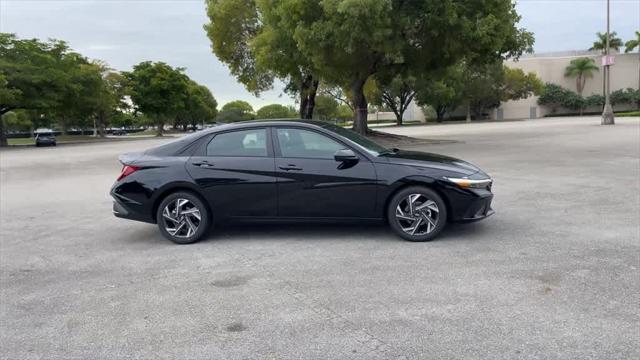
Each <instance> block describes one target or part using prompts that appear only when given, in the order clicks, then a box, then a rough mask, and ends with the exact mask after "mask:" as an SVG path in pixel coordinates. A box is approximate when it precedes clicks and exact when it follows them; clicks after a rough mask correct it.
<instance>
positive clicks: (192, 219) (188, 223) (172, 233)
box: [156, 191, 211, 244]
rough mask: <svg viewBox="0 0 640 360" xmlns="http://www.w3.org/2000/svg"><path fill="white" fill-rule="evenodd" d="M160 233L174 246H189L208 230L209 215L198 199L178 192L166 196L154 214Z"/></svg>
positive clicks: (183, 192)
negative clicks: (174, 244)
mask: <svg viewBox="0 0 640 360" xmlns="http://www.w3.org/2000/svg"><path fill="white" fill-rule="evenodd" d="M156 219H157V222H158V227H159V228H160V232H161V233H162V235H163V236H164V237H166V238H167V239H169V240H171V241H173V242H174V243H176V244H191V243H194V242H196V241H198V240H200V239H201V238H202V237H203V236H204V235H205V234H206V233H207V230H208V229H209V226H210V222H211V221H210V214H209V210H208V208H207V207H206V206H205V204H204V203H203V202H202V200H200V198H199V197H198V196H196V195H194V194H192V193H190V192H186V191H180V192H175V193H172V194H170V195H168V196H167V197H166V198H164V200H162V202H161V203H160V205H159V206H158V211H157V213H156Z"/></svg>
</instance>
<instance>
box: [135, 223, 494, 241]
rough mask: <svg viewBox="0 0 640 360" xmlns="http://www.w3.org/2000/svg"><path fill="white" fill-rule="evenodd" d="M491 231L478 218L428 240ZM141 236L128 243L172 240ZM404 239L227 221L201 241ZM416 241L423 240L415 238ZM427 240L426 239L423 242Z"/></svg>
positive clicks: (378, 228)
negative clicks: (473, 221)
mask: <svg viewBox="0 0 640 360" xmlns="http://www.w3.org/2000/svg"><path fill="white" fill-rule="evenodd" d="M491 231H492V227H491V225H490V224H485V223H484V222H482V221H480V222H476V223H469V224H457V223H450V224H447V227H446V228H445V229H444V230H443V231H442V233H440V234H439V235H438V236H437V237H436V238H435V239H434V240H432V241H431V242H429V243H437V242H446V241H476V240H479V239H481V238H486V236H487V234H489V233H490V232H491ZM136 232H138V236H135V237H133V238H131V237H127V240H126V241H128V242H129V243H153V244H154V245H155V244H157V245H160V244H166V245H169V244H170V242H169V241H168V240H166V239H164V238H163V237H162V235H161V234H160V232H159V231H158V229H157V227H155V226H145V227H144V229H140V230H136ZM274 240H276V241H336V240H339V241H351V242H355V241H358V242H362V241H383V242H391V241H393V242H406V243H409V244H411V242H408V241H404V240H403V239H402V238H400V237H399V236H397V235H396V234H395V233H394V232H393V231H392V230H391V229H390V228H389V226H388V225H386V224H384V223H377V222H374V223H285V224H282V223H228V224H216V226H214V227H213V228H212V229H211V230H209V232H208V233H207V234H206V235H205V237H204V238H203V239H202V240H201V241H200V242H199V243H203V242H230V241H274ZM414 244H421V242H416V243H414ZM422 244H424V243H422Z"/></svg>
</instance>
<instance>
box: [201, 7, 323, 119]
mask: <svg viewBox="0 0 640 360" xmlns="http://www.w3.org/2000/svg"><path fill="white" fill-rule="evenodd" d="M206 5H207V16H208V17H209V20H210V23H208V24H206V25H205V30H206V31H207V36H208V37H209V39H210V41H211V44H212V50H213V53H214V54H215V55H216V56H217V57H218V59H220V61H222V62H223V63H225V64H227V65H228V66H229V69H230V70H231V73H232V74H233V75H234V76H235V77H236V78H237V79H238V81H240V82H241V83H242V84H244V85H245V87H246V88H247V90H248V91H250V92H252V93H254V94H256V95H257V94H259V93H260V92H262V91H264V90H268V89H270V88H272V86H273V82H274V79H275V78H278V79H281V80H282V81H284V82H285V83H286V84H287V86H286V88H285V89H286V91H287V92H289V93H293V94H297V95H298V96H299V103H300V108H299V113H300V117H301V118H303V119H310V118H311V116H312V114H313V109H314V101H315V96H316V92H317V88H318V83H319V79H318V78H317V77H316V76H315V74H314V69H313V68H312V66H311V63H310V62H309V61H308V60H307V58H306V57H305V56H304V55H303V54H302V53H301V52H300V51H299V49H298V46H297V42H296V39H295V38H294V36H293V34H292V33H291V32H290V31H289V27H288V26H287V24H286V23H287V22H288V21H290V19H289V16H288V15H289V12H290V11H291V10H294V7H295V6H296V5H298V4H296V3H295V2H292V1H279V2H277V3H274V2H273V1H272V0H244V1H237V0H206Z"/></svg>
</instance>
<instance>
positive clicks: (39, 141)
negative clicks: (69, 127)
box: [35, 130, 57, 146]
mask: <svg viewBox="0 0 640 360" xmlns="http://www.w3.org/2000/svg"><path fill="white" fill-rule="evenodd" d="M35 135H36V146H56V145H57V143H56V135H55V134H54V133H53V131H52V130H41V131H38V132H36V133H35Z"/></svg>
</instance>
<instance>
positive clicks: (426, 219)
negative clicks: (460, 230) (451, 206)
mask: <svg viewBox="0 0 640 360" xmlns="http://www.w3.org/2000/svg"><path fill="white" fill-rule="evenodd" d="M409 204H411V206H409ZM387 220H388V222H389V226H391V229H392V230H393V231H394V232H395V233H396V234H397V235H398V236H400V237H401V238H403V239H405V240H408V241H431V240H433V239H434V238H435V237H436V236H438V234H439V233H440V232H441V231H442V229H444V227H445V226H446V224H447V207H446V204H445V202H444V200H442V197H441V196H440V195H438V193H436V192H435V191H433V190H431V189H429V188H427V187H425V186H410V187H407V188H405V189H402V190H400V191H398V192H397V193H396V194H394V195H393V197H392V198H391V200H390V201H389V205H388V206H387ZM414 229H415V230H414ZM412 232H413V233H412Z"/></svg>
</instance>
